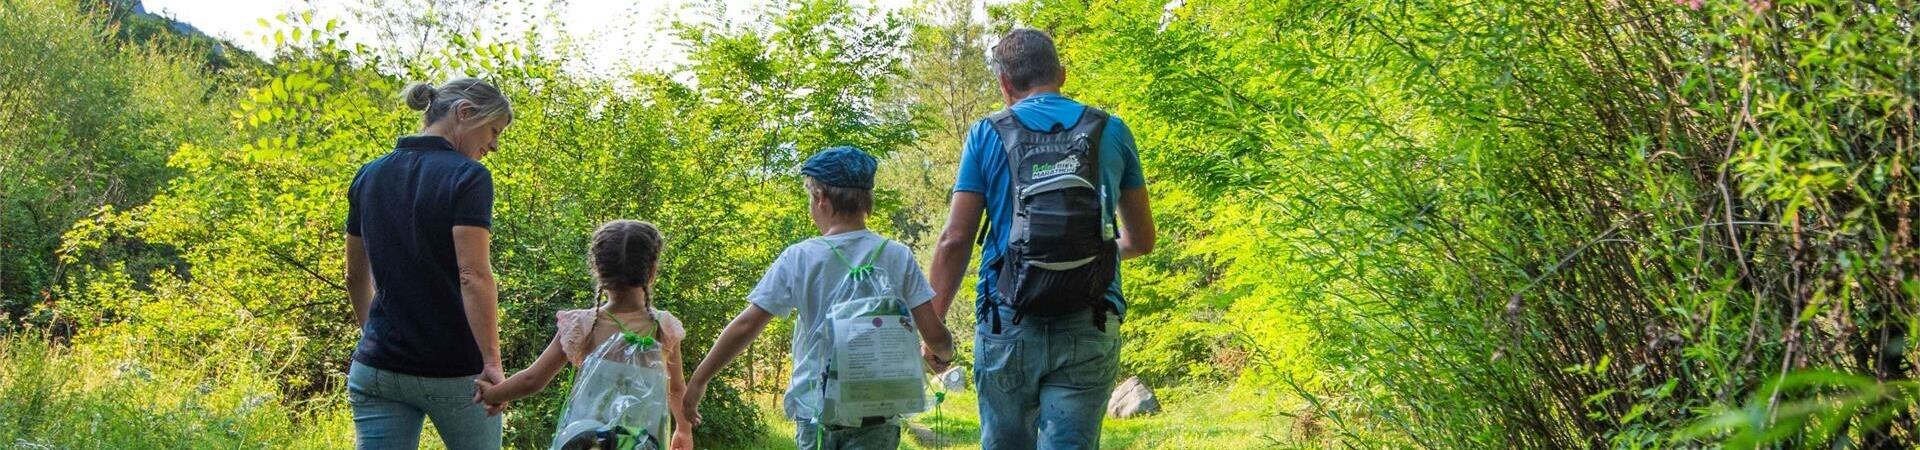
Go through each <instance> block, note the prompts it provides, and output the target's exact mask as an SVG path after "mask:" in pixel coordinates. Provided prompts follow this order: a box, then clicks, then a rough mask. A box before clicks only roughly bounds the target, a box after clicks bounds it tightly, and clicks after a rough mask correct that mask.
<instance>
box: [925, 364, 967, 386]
mask: <svg viewBox="0 0 1920 450" xmlns="http://www.w3.org/2000/svg"><path fill="white" fill-rule="evenodd" d="M933 378H934V381H936V382H938V383H940V390H944V391H949V392H951V391H964V390H967V369H963V368H959V367H954V368H950V369H947V371H946V372H940V374H939V375H934V376H933Z"/></svg>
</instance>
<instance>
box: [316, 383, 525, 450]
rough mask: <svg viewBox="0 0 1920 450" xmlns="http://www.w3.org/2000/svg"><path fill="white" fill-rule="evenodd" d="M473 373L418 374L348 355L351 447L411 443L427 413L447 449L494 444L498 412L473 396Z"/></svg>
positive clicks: (380, 449)
mask: <svg viewBox="0 0 1920 450" xmlns="http://www.w3.org/2000/svg"><path fill="white" fill-rule="evenodd" d="M478 377H479V376H478V375H475V376H470V377H454V378H428V377H419V376H413V375H407V374H403V373H399V372H390V371H386V370H380V369H377V368H374V367H372V366H367V365H364V364H360V362H359V361H354V363H353V367H352V368H350V369H348V370H347V404H348V405H350V406H352V407H353V432H354V435H355V436H354V445H353V447H354V448H356V449H361V450H376V449H377V450H385V449H417V448H419V447H420V427H421V424H422V423H423V421H424V419H427V418H432V419H433V427H434V429H437V430H440V441H442V442H445V443H446V444H447V449H448V450H469V449H473V450H498V449H499V448H500V416H488V415H487V409H486V408H485V407H482V406H480V405H478V404H475V403H474V402H473V389H474V387H473V379H474V378H478Z"/></svg>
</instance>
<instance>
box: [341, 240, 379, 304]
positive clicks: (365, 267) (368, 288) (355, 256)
mask: <svg viewBox="0 0 1920 450" xmlns="http://www.w3.org/2000/svg"><path fill="white" fill-rule="evenodd" d="M373 292H374V289H373V265H372V264H371V263H369V262H367V243H366V241H365V240H363V239H361V238H360V237H359V236H354V235H352V234H348V235H347V300H348V301H351V302H353V323H354V324H356V325H359V326H363V327H364V326H367V311H369V310H372V309H373Z"/></svg>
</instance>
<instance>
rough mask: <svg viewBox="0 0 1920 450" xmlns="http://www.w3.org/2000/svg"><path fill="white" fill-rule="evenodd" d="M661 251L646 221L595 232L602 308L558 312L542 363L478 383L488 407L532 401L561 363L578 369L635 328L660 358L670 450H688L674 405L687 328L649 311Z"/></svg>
mask: <svg viewBox="0 0 1920 450" xmlns="http://www.w3.org/2000/svg"><path fill="white" fill-rule="evenodd" d="M661 246H662V238H661V236H660V230H659V229H658V228H655V227H654V226H653V224H649V223H646V222H640V221H634V220H616V221H612V222H607V224H605V225H601V226H600V228H599V229H598V230H594V232H593V243H592V244H591V246H590V247H591V248H590V249H589V250H588V266H589V267H591V268H592V270H593V277H594V281H595V284H596V285H597V289H599V292H600V293H601V294H605V295H606V296H607V302H606V304H603V305H601V306H599V307H597V308H592V309H575V310H567V311H561V312H559V313H558V314H556V315H555V316H557V318H558V319H559V329H558V330H557V332H556V333H555V334H554V337H553V341H552V343H550V344H547V349H546V351H544V352H541V353H540V358H539V359H538V360H536V361H534V362H533V366H531V367H528V368H527V369H526V370H522V371H520V372H519V373H515V374H513V377H511V378H507V380H506V381H504V382H502V383H500V384H499V385H492V384H488V383H485V382H483V381H476V382H475V383H476V384H477V385H479V387H480V393H479V397H481V400H482V401H483V402H484V403H486V404H487V405H489V408H493V409H498V408H499V407H500V406H501V405H504V404H505V403H506V402H509V401H513V400H517V399H521V398H525V397H527V396H529V395H533V393H535V392H539V391H540V390H541V389H544V388H546V387H547V384H548V383H551V382H553V377H554V375H556V374H558V373H560V368H561V367H562V366H563V365H565V364H569V363H571V364H573V366H574V368H575V369H576V370H579V369H581V368H582V365H583V364H584V363H586V359H587V355H588V354H589V353H591V352H593V351H594V348H595V347H596V346H598V345H600V344H601V343H602V342H606V341H607V340H608V339H609V338H611V337H613V336H614V335H615V334H618V333H621V332H623V331H625V330H633V331H634V332H637V333H641V334H643V335H648V336H649V337H652V338H654V339H656V340H657V341H658V342H659V345H660V352H661V355H662V356H664V359H665V360H666V370H667V378H668V383H667V384H668V392H667V405H668V408H669V410H670V411H671V412H672V414H673V419H674V430H673V441H672V448H674V449H676V450H679V449H691V448H693V423H692V422H691V421H688V420H687V416H686V412H685V411H683V410H682V405H681V401H680V400H681V396H682V395H684V394H685V392H686V386H687V385H686V381H685V379H684V378H683V377H682V375H681V356H680V341H681V340H683V339H684V338H685V337H686V335H687V333H686V329H685V328H683V327H681V325H680V320H679V319H675V318H674V317H673V314H670V313H668V312H666V311H661V310H658V309H654V308H653V282H654V281H655V278H656V277H657V276H658V275H659V273H660V250H661Z"/></svg>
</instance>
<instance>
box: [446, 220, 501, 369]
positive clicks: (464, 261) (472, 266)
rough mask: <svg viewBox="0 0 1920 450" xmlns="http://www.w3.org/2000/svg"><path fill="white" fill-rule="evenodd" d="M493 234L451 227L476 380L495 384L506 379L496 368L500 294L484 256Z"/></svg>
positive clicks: (498, 358)
mask: <svg viewBox="0 0 1920 450" xmlns="http://www.w3.org/2000/svg"><path fill="white" fill-rule="evenodd" d="M492 239H493V233H492V232H490V231H487V229H486V228H485V227H475V226H464V225H462V226H455V227H453V256H454V260H456V261H457V262H458V263H459V265H460V300H461V303H462V304H463V305H465V307H466V312H467V328H469V329H471V330H473V343H474V344H475V345H478V346H480V362H481V364H482V366H481V370H480V379H482V380H486V381H487V382H488V383H494V384H498V383H500V382H502V381H505V380H504V379H505V378H506V377H505V375H504V374H502V372H503V371H504V369H502V368H501V366H500V291H499V286H498V285H496V284H494V280H493V263H492V262H491V261H490V260H489V259H488V256H487V253H488V252H489V251H490V250H489V247H490V245H491V243H490V242H489V241H491V240H492Z"/></svg>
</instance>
